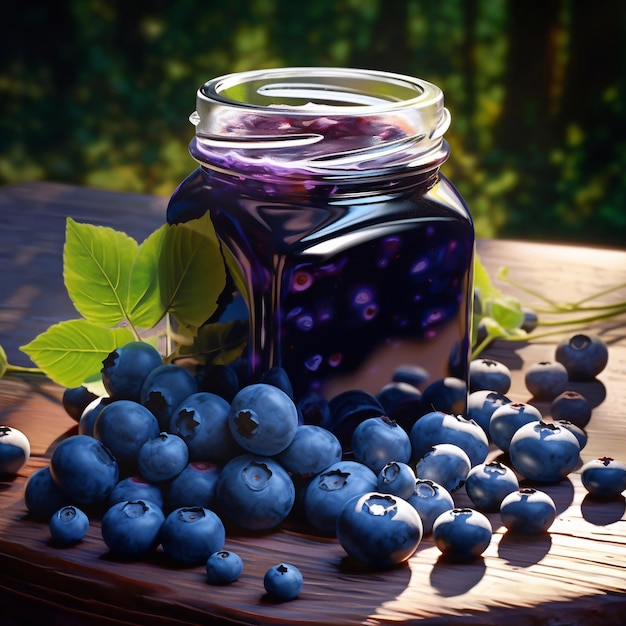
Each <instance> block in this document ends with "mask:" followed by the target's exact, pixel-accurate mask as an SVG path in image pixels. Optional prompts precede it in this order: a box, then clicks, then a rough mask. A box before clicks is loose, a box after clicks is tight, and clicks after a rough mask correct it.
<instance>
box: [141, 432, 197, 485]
mask: <svg viewBox="0 0 626 626" xmlns="http://www.w3.org/2000/svg"><path fill="white" fill-rule="evenodd" d="M188 461H189V450H188V449H187V444H186V443H185V442H184V440H183V439H181V438H180V437H179V436H178V435H173V434H171V433H160V434H159V435H157V436H156V437H154V438H153V439H148V441H146V442H145V443H144V444H143V445H142V446H141V448H139V454H138V455H137V468H138V469H139V473H140V474H141V475H142V476H143V477H144V478H145V479H147V480H149V481H151V482H154V483H160V482H164V481H166V480H171V479H172V478H175V477H176V476H178V474H180V473H181V472H182V471H183V470H184V469H185V467H186V466H187V463H188Z"/></svg>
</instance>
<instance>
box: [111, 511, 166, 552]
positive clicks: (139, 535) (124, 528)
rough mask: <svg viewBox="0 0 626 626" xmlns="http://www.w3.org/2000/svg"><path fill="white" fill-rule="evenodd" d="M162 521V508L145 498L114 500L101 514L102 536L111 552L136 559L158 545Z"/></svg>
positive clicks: (163, 518)
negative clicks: (115, 501) (115, 502)
mask: <svg viewBox="0 0 626 626" xmlns="http://www.w3.org/2000/svg"><path fill="white" fill-rule="evenodd" d="M164 520H165V517H164V515H163V511H161V509H160V508H159V507H158V506H157V505H156V504H154V503H153V502H150V501H149V500H127V501H123V502H118V503H117V504H114V505H113V506H112V507H110V508H109V509H108V510H107V511H106V513H105V514H104V515H103V516H102V523H101V531H102V539H103V540H104V543H105V544H106V545H107V547H108V548H109V550H110V551H111V552H113V553H114V554H116V555H118V556H121V557H124V558H130V559H136V558H140V557H143V556H144V555H146V554H148V553H150V552H153V551H154V550H155V549H156V547H157V546H158V545H159V533H160V530H161V526H162V525H163V522H164Z"/></svg>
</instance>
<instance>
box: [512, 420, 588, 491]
mask: <svg viewBox="0 0 626 626" xmlns="http://www.w3.org/2000/svg"><path fill="white" fill-rule="evenodd" d="M579 454H580V446H579V445H578V440H577V439H576V437H575V436H574V435H572V433H571V432H569V430H567V429H565V428H563V427H561V426H559V425H558V424H554V423H547V422H542V421H540V422H531V423H529V424H526V425H525V426H522V427H521V428H520V429H519V430H518V431H517V432H516V433H515V435H513V439H511V445H510V447H509V456H510V458H511V463H512V465H513V468H514V469H516V470H517V471H518V472H519V473H520V474H522V476H525V477H526V478H528V479H529V480H532V481H535V482H540V483H557V482H559V481H561V480H562V479H563V478H565V477H566V476H567V475H568V474H569V473H570V472H571V471H572V470H573V469H574V468H575V467H576V464H577V463H578V458H579Z"/></svg>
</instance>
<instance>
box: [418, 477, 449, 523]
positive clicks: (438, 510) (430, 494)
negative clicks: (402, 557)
mask: <svg viewBox="0 0 626 626" xmlns="http://www.w3.org/2000/svg"><path fill="white" fill-rule="evenodd" d="M408 503H409V504H410V505H411V506H412V507H413V508H414V509H415V510H416V511H417V513H418V515H419V516H420V519H421V520H422V526H423V528H424V535H430V534H431V533H432V531H433V524H434V522H435V520H436V519H437V518H438V517H439V516H440V515H441V514H442V513H444V512H445V511H450V510H451V509H453V508H454V500H453V499H452V496H451V495H450V492H449V491H448V490H447V489H446V488H445V487H442V486H441V485H439V484H437V483H436V482H434V481H432V480H428V479H426V478H418V479H417V480H416V481H415V487H414V489H413V494H412V495H411V496H410V497H409V499H408Z"/></svg>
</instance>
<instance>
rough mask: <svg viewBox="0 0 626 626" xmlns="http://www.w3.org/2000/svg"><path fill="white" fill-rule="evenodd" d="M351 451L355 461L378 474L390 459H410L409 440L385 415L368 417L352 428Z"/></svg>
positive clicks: (405, 433)
mask: <svg viewBox="0 0 626 626" xmlns="http://www.w3.org/2000/svg"><path fill="white" fill-rule="evenodd" d="M352 452H353V454H354V458H355V460H356V461H358V462H359V463H363V464H364V465H367V467H369V468H370V469H371V470H372V471H373V472H374V473H375V474H378V472H380V470H381V469H382V468H383V467H385V465H387V463H390V462H391V461H399V462H400V463H408V462H409V461H410V459H411V440H410V439H409V435H408V434H407V432H406V431H405V430H404V429H403V428H402V427H401V426H399V425H398V424H397V422H395V421H394V420H392V419H390V418H388V417H386V416H383V417H370V418H368V419H366V420H365V421H363V422H361V423H360V424H359V425H358V426H357V427H356V428H355V429H354V433H352Z"/></svg>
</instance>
